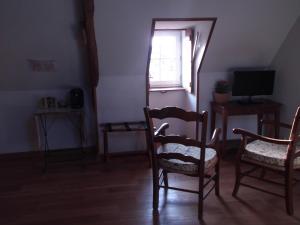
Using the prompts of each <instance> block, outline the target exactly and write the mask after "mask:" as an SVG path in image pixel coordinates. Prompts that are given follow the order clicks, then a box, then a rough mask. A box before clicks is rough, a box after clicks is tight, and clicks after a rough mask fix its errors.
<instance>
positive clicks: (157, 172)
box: [152, 164, 159, 211]
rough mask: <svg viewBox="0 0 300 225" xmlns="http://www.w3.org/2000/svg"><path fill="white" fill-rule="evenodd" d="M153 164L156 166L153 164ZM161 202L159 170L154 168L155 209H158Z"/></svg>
mask: <svg viewBox="0 0 300 225" xmlns="http://www.w3.org/2000/svg"><path fill="white" fill-rule="evenodd" d="M152 166H154V165H153V164H152ZM158 202H159V171H158V169H156V168H153V210H154V211H157V210H158Z"/></svg>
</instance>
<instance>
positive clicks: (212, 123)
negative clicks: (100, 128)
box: [210, 109, 216, 137]
mask: <svg viewBox="0 0 300 225" xmlns="http://www.w3.org/2000/svg"><path fill="white" fill-rule="evenodd" d="M215 128H216V112H215V111H214V110H213V109H211V118H210V136H211V137H212V135H213V133H214V130H215Z"/></svg>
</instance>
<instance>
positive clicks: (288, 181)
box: [285, 169, 294, 216]
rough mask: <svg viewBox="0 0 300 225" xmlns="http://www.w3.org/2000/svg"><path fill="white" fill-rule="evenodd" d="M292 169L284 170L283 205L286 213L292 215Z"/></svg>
mask: <svg viewBox="0 0 300 225" xmlns="http://www.w3.org/2000/svg"><path fill="white" fill-rule="evenodd" d="M292 182H293V170H292V169H290V170H289V171H287V172H286V176H285V205H286V211H287V213H288V214H289V215H290V216H292V215H293V214H294V207H293V184H292Z"/></svg>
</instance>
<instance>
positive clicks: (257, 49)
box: [95, 0, 300, 150]
mask: <svg viewBox="0 0 300 225" xmlns="http://www.w3.org/2000/svg"><path fill="white" fill-rule="evenodd" d="M120 4H121V3H120V1H117V0H109V1H108V0H105V1H95V10H96V14H95V22H96V23H95V24H96V36H97V42H98V46H99V49H98V53H99V58H100V74H101V76H102V80H105V81H104V82H103V83H101V82H100V85H99V87H98V102H99V103H100V106H101V108H100V110H99V111H98V112H99V114H98V116H99V118H100V121H109V120H112V121H123V120H126V119H132V118H133V115H136V119H139V118H142V117H143V113H142V107H143V106H145V105H146V98H145V93H146V87H145V74H146V63H147V55H148V47H149V43H150V40H149V39H150V29H151V22H152V18H187V17H217V18H218V20H217V23H216V27H215V31H214V34H213V37H212V39H211V43H210V46H209V49H208V52H207V55H206V58H205V60H204V65H203V75H202V74H200V76H201V87H200V88H201V90H200V92H201V93H202V94H201V97H200V98H201V100H200V101H201V109H206V110H209V108H208V105H209V101H210V99H211V90H212V87H213V84H214V81H215V80H216V79H217V77H218V74H222V75H224V74H227V71H229V70H231V69H232V68H236V67H266V66H269V65H270V63H271V61H272V58H273V57H274V55H275V54H276V52H277V51H278V49H279V47H280V45H281V44H282V42H283V40H284V39H285V37H286V35H287V33H288V31H289V30H290V28H291V27H292V25H293V24H294V22H295V21H296V18H297V17H298V15H299V13H300V1H298V0H289V1H281V0H263V1H261V0H254V1H239V0H228V1H226V2H225V1H224V2H220V1H217V0H212V1H204V0H187V1H181V0H172V1H170V0H166V1H160V0H153V1H145V0H144V1H143V0H126V1H122V5H121V6H120ZM138 76H140V77H138ZM202 78H203V79H202ZM117 81H119V82H117ZM107 84H110V85H108V86H107ZM127 85H128V86H127ZM121 86H122V87H121ZM119 89H120V90H128V93H127V95H128V96H133V95H134V96H133V97H132V98H131V97H130V98H129V97H128V98H127V97H126V98H120V93H119V94H115V93H114V92H116V91H117V92H118V90H119ZM107 91H108V92H109V93H106V92H107ZM99 93H100V94H99ZM108 96H109V98H108ZM131 99H135V102H132V101H131ZM127 104H128V106H126V105H127ZM124 105H125V108H123V107H121V108H122V109H123V110H121V111H118V112H117V111H114V110H110V109H116V108H120V106H124ZM133 108H134V109H133ZM133 111H134V112H133ZM112 115H113V116H112ZM232 120H234V121H233V122H231V121H230V124H232V126H233V127H241V126H242V125H241V121H242V122H243V124H244V125H245V126H248V125H246V124H249V126H250V128H251V127H252V126H253V122H252V118H250V119H249V122H247V119H245V118H244V117H243V118H242V119H239V118H232ZM235 124H236V125H235ZM255 124H256V123H255ZM244 125H243V126H244ZM230 126H231V125H230ZM251 129H253V128H251ZM133 140H135V139H134V137H133ZM120 147H121V148H122V146H120ZM116 148H118V147H117V146H116ZM132 150H133V149H132Z"/></svg>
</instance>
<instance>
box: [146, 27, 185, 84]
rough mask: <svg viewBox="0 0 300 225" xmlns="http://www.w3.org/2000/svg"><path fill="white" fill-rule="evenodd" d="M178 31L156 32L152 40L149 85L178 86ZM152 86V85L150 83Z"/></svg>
mask: <svg viewBox="0 0 300 225" xmlns="http://www.w3.org/2000/svg"><path fill="white" fill-rule="evenodd" d="M180 35H181V34H180V31H175V32H174V31H172V32H166V31H157V32H155V36H154V37H153V40H152V54H151V61H150V69H149V72H150V83H151V82H156V83H158V82H162V83H163V84H164V85H165V84H168V82H169V83H170V84H172V85H174V84H175V85H179V84H180V71H181V62H180V55H181V43H180ZM152 84H153V83H152Z"/></svg>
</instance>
